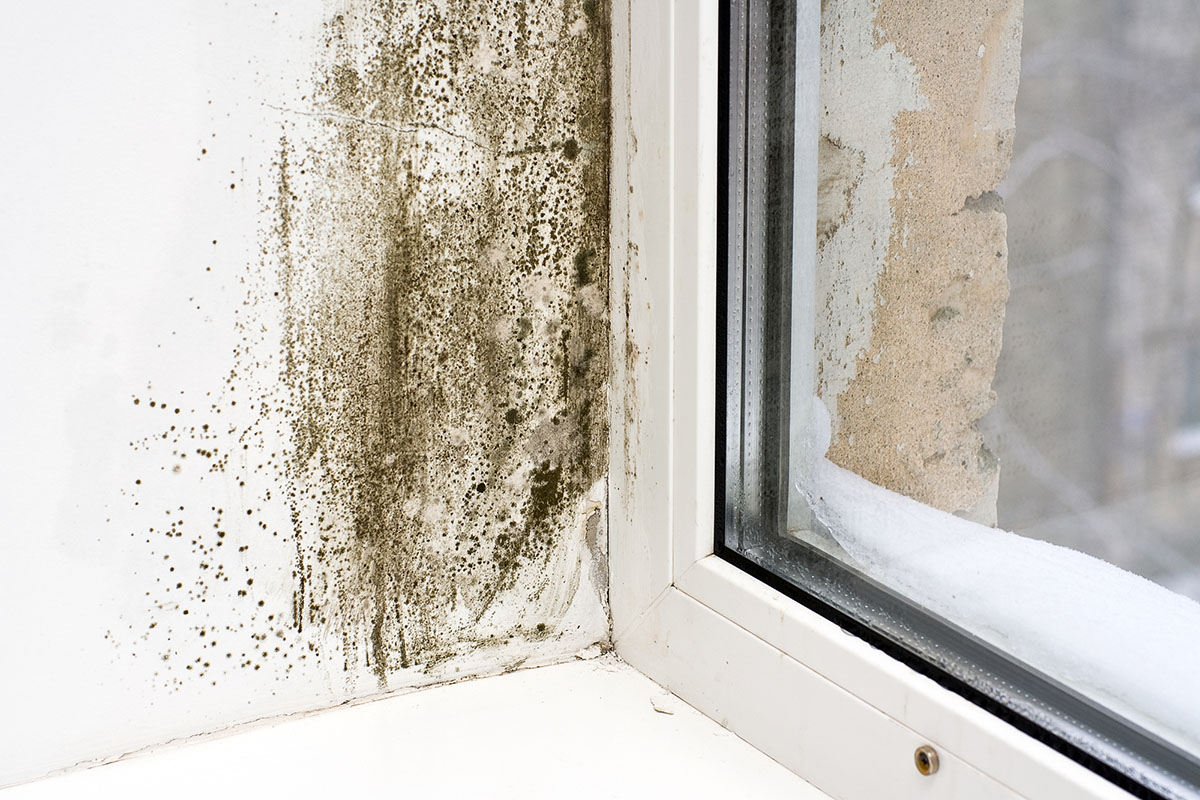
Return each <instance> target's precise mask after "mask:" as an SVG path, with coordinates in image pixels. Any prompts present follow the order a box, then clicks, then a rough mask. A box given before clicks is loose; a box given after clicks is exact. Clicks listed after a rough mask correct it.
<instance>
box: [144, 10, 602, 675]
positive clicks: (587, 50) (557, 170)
mask: <svg viewBox="0 0 1200 800" xmlns="http://www.w3.org/2000/svg"><path fill="white" fill-rule="evenodd" d="M607 19H608V9H607V7H606V5H605V4H603V3H598V2H595V1H594V0H586V1H585V2H580V1H579V0H561V2H550V3H526V2H524V1H523V0H520V1H517V2H502V3H493V2H482V1H476V0H455V1H452V2H446V3H426V2H416V1H415V0H413V1H411V2H386V1H385V0H355V1H354V2H339V3H337V4H336V10H334V11H332V12H331V13H330V15H329V18H328V20H327V22H326V24H325V28H324V38H323V42H322V45H323V55H322V58H321V61H320V63H319V64H318V65H317V66H316V70H315V75H314V84H313V85H314V90H313V91H312V92H311V93H310V94H309V95H307V97H308V98H309V99H307V100H306V101H305V102H304V104H302V105H300V106H297V107H290V108H278V109H275V111H276V112H277V121H278V125H279V131H278V145H277V148H276V157H275V163H274V164H273V165H272V169H271V174H272V179H271V183H270V185H269V186H265V187H264V188H263V192H262V197H263V201H264V209H265V211H264V213H265V215H266V216H265V218H266V219H267V224H266V226H265V230H264V236H263V257H262V262H261V263H260V264H257V265H254V267H252V268H251V269H250V270H249V272H248V274H247V275H246V277H245V279H244V282H245V284H246V287H247V294H246V305H245V313H244V315H243V317H242V320H241V322H240V323H239V330H240V331H241V333H242V334H243V342H242V344H241V345H240V346H239V348H238V350H237V351H236V352H235V354H234V362H235V366H234V369H233V370H232V372H231V376H230V381H229V385H228V386H227V387H226V389H225V391H224V393H223V395H222V397H223V398H224V399H223V400H221V401H219V402H215V403H214V404H213V406H212V409H210V410H209V411H210V412H211V413H212V414H217V413H220V410H219V409H220V407H221V403H222V402H228V401H231V399H232V398H237V399H242V400H243V406H242V407H241V410H240V411H239V412H238V414H237V415H234V416H235V417H237V419H236V420H232V419H231V420H228V422H229V424H225V425H223V426H220V427H219V429H218V427H217V426H214V427H212V429H211V430H212V433H211V435H210V434H209V433H208V431H209V430H210V428H209V427H207V426H206V427H204V428H203V429H202V430H203V431H204V432H205V433H204V435H203V436H199V438H198V439H197V440H196V442H191V441H190V440H189V441H188V442H185V443H182V444H180V446H179V447H177V448H175V449H176V450H177V451H178V452H181V453H182V452H185V450H183V449H180V448H183V447H186V448H191V449H194V450H196V454H198V455H196V456H193V454H192V453H191V452H190V450H187V453H188V456H189V457H198V458H200V459H201V460H202V461H203V463H208V462H210V461H211V462H213V463H214V464H217V465H219V466H218V469H220V470H222V471H224V470H226V469H228V470H229V471H230V473H231V475H232V477H235V478H236V479H237V480H243V478H242V477H241V476H242V475H243V472H244V470H243V469H242V467H243V466H246V465H242V464H241V461H245V462H246V464H247V465H250V462H253V464H252V465H250V466H249V467H248V470H249V473H253V476H252V477H251V478H249V480H250V483H251V485H250V486H249V487H246V486H245V483H243V488H244V491H243V493H244V494H247V495H248V494H250V493H251V492H252V491H253V492H254V493H255V495H254V497H255V499H254V501H253V502H249V501H248V502H247V504H246V507H245V508H244V509H243V508H240V507H239V508H237V509H229V508H224V509H221V510H220V511H219V512H218V510H217V508H216V507H214V511H213V513H214V514H216V517H215V519H216V520H217V522H216V525H215V527H214V529H213V534H212V535H213V536H215V537H218V538H219V541H217V540H215V539H214V542H213V543H205V544H204V547H202V548H200V549H199V550H196V549H195V548H193V551H192V552H190V554H189V553H186V552H182V551H179V552H174V553H173V555H174V556H175V557H176V558H179V557H180V556H183V557H185V558H188V559H189V561H196V560H205V559H208V558H210V555H211V553H212V552H214V551H215V550H216V548H220V550H219V552H220V553H222V554H224V553H226V552H229V551H231V550H232V551H238V552H240V551H239V550H238V548H248V547H254V546H257V544H258V543H259V542H261V541H262V537H269V538H270V539H271V540H273V544H272V546H273V547H276V548H280V547H282V548H285V549H286V552H287V553H288V555H287V556H286V557H287V558H289V559H291V560H292V565H291V568H290V576H285V579H286V577H290V582H291V591H290V595H291V598H290V602H288V603H286V604H282V605H281V604H279V603H278V602H277V601H278V597H277V596H271V595H267V596H265V599H257V598H258V596H257V595H255V594H254V593H255V592H256V591H257V589H255V588H252V587H254V586H255V585H256V584H254V583H246V585H244V586H239V588H238V589H237V592H238V593H237V595H236V596H231V597H236V598H237V599H239V600H240V599H241V598H246V599H247V602H249V603H251V604H252V605H253V609H261V611H254V610H252V611H251V613H250V615H249V616H247V618H246V619H247V623H249V622H250V621H257V620H258V617H259V616H261V617H262V622H263V625H262V626H261V627H262V628H263V629H262V630H261V631H259V630H257V629H255V631H253V641H254V642H255V643H259V642H262V643H264V644H263V646H262V647H261V648H258V650H255V651H253V652H255V653H256V654H258V655H257V656H256V657H257V658H258V659H259V661H255V660H254V659H250V660H249V661H248V662H247V663H244V664H243V663H242V662H245V661H246V659H244V658H243V659H240V660H238V663H239V664H240V665H242V666H245V667H247V668H251V669H257V668H258V665H259V663H260V661H261V659H265V658H269V657H272V656H273V655H274V654H275V653H279V654H280V656H279V657H282V654H283V653H284V652H288V651H289V648H290V650H291V651H292V652H295V653H301V651H302V656H301V655H295V656H293V657H294V658H300V657H304V658H310V657H311V658H313V659H319V660H323V661H328V662H330V663H331V664H333V665H335V666H336V667H339V668H340V669H341V670H344V671H345V673H347V674H348V675H356V674H359V673H366V674H371V675H373V676H374V678H375V680H377V681H378V683H379V684H380V685H387V684H388V682H389V677H390V676H392V675H393V674H394V673H395V672H396V671H398V670H406V669H419V670H422V671H424V672H427V673H429V672H431V671H436V668H437V667H438V665H440V664H443V663H445V662H447V661H448V660H450V659H453V658H455V657H458V656H463V655H466V654H470V653H473V652H476V651H478V650H480V649H481V648H487V647H491V646H497V647H500V646H510V645H513V643H520V642H522V641H523V642H528V643H531V646H532V644H533V643H538V646H543V644H544V643H549V644H550V645H553V642H554V641H557V640H561V641H562V642H563V644H562V645H561V646H562V647H564V648H573V647H575V645H577V644H578V641H579V639H580V637H591V638H588V639H587V642H589V643H590V642H591V641H594V640H595V639H597V638H603V636H604V635H605V630H606V628H607V617H606V611H605V606H604V603H605V595H606V593H607V589H606V586H603V585H600V584H598V583H597V580H598V577H604V576H598V573H597V571H596V568H595V560H596V558H597V557H598V556H596V554H597V553H602V551H603V547H602V546H598V545H597V543H596V541H595V539H596V536H597V535H598V533H597V532H598V531H599V532H600V534H602V532H603V529H604V524H603V521H602V520H600V519H596V518H595V515H596V514H597V513H598V511H597V507H596V502H595V499H594V498H593V497H592V495H594V494H595V493H596V492H595V489H596V486H597V485H598V484H599V483H600V482H602V481H603V478H604V475H605V471H606V467H607V458H606V454H607V437H608V427H607V420H606V399H605V398H606V395H605V392H606V387H607V381H608V374H609V364H608V310H607V309H608V296H607V287H608V249H607V246H608V161H607V158H608V137H609V98H608V72H609V54H608V47H609V44H608V42H609V31H608V28H607V22H606V20H607ZM272 337H275V339H274V340H273V338H272ZM146 399H147V398H142V397H139V398H137V399H136V402H139V403H141V402H146ZM156 403H157V401H156ZM234 404H235V405H236V403H234ZM156 407H157V406H156ZM168 413H170V412H168ZM172 430H174V429H172ZM188 430H192V431H193V433H194V432H195V430H201V429H200V428H199V427H198V426H197V425H193V426H192V427H190V428H188ZM197 435H198V434H197ZM155 436H157V434H155ZM151 438H153V437H148V440H149V439H151ZM210 439H211V440H213V441H210ZM172 441H174V440H172ZM197 442H198V443H199V444H197ZM139 446H140V445H139ZM241 447H244V448H245V449H244V451H239V450H238V449H237V448H241ZM197 448H199V449H197ZM266 451H270V452H271V456H270V458H269V459H267V458H263V459H262V460H261V461H262V463H259V459H258V456H259V455H261V454H263V453H265V452H266ZM157 452H160V453H161V448H160V449H159V450H158V451H157ZM205 453H207V455H205ZM231 453H232V454H233V455H232V456H231V455H230V454H231ZM239 453H244V455H239ZM231 457H232V458H233V459H234V461H233V462H232V463H231V462H230V458H231ZM239 459H241V461H239ZM189 463H190V462H189ZM139 486H140V484H139ZM132 494H136V493H131V496H132ZM243 511H245V513H244V514H242V512H243ZM239 514H240V515H241V516H237V515H239ZM231 517H236V521H235V520H233V519H231ZM585 520H587V522H586V523H585ZM256 523H257V524H258V525H259V527H257V528H256V527H255V525H256ZM173 530H174V529H172V531H173ZM169 535H170V536H171V537H172V540H174V539H175V538H177V537H178V534H176V533H174V532H172V533H171V534H169ZM197 541H199V540H197ZM205 542H207V540H205ZM193 544H196V542H193ZM177 550H178V548H177ZM206 568H207V566H206ZM220 569H221V574H220V576H219V577H220V578H221V585H222V586H224V584H225V583H227V581H225V580H224V579H225V577H226V576H227V575H230V574H231V569H232V568H231V567H221V568H220ZM250 572H251V571H250V570H248V569H247V575H246V576H245V577H244V578H243V577H242V576H241V575H238V576H237V579H238V580H241V581H242V582H243V583H245V582H246V581H253V580H254V578H255V577H257V576H254V575H252V574H250ZM282 582H283V581H276V582H275V583H282ZM230 585H232V584H230ZM280 588H282V587H280ZM585 588H586V590H587V591H584V589H585ZM155 591H159V590H158V589H156V590H155ZM226 601H231V598H226V597H225V596H224V595H221V597H220V599H219V602H221V603H222V604H225V603H226ZM155 602H156V603H157V605H158V607H159V608H160V609H162V610H163V613H165V614H170V615H176V616H175V617H174V622H173V625H174V627H175V628H179V629H184V628H188V629H195V631H194V633H195V634H196V635H197V636H204V637H207V636H209V631H208V630H207V629H205V628H204V627H203V626H204V620H203V619H197V618H196V617H195V616H191V617H190V618H189V619H187V620H184V619H182V618H179V617H178V616H177V615H178V614H179V612H180V611H182V613H183V614H189V613H190V614H194V613H195V612H194V611H192V612H189V610H185V609H181V608H177V605H178V604H172V603H167V602H165V601H164V600H163V599H162V598H160V597H155ZM268 615H269V619H268ZM268 623H269V624H268ZM201 630H203V631H204V632H203V633H202V634H201V633H200V631H201ZM260 634H261V638H260ZM237 635H239V636H241V635H242V632H240V631H239V632H238V634H237ZM276 640H278V642H276ZM266 643H269V646H268V644H266ZM277 644H278V646H276V645H277ZM163 647H164V652H166V651H167V650H168V649H169V648H168V646H167V645H164V646H163ZM172 647H173V645H172ZM272 648H274V649H272ZM510 649H511V648H510ZM231 652H234V651H231ZM241 652H242V650H241V649H239V650H237V651H236V653H241ZM248 652H251V651H248ZM569 652H571V650H570V649H567V650H566V652H564V653H563V654H564V655H566V654H567V653H569ZM170 658H174V656H170V655H164V660H165V661H169V660H170ZM233 658H234V656H230V659H233ZM524 658H525V656H521V657H520V658H519V659H517V661H523V660H524ZM196 663H198V664H201V665H203V667H204V668H205V669H209V668H210V664H211V663H212V660H211V659H209V660H207V663H206V661H205V660H203V658H202V660H201V661H199V662H196ZM231 663H232V662H231ZM514 663H515V662H514ZM188 669H191V667H190V666H189V667H188ZM175 679H178V676H177V677H176V678H175ZM400 682H401V683H404V682H405V681H404V680H402V681H400ZM407 682H408V683H413V682H414V681H407Z"/></svg>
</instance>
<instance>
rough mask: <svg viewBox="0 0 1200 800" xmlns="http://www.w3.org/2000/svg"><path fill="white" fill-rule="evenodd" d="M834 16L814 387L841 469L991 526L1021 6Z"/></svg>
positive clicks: (826, 76) (884, 8)
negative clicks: (984, 421)
mask: <svg viewBox="0 0 1200 800" xmlns="http://www.w3.org/2000/svg"><path fill="white" fill-rule="evenodd" d="M822 5H823V8H822V84H821V89H822V107H823V108H822V118H821V132H822V135H823V140H822V141H823V146H822V149H821V167H822V169H821V183H822V191H821V193H820V199H821V203H820V206H819V216H820V220H819V223H818V233H819V237H820V240H819V243H818V246H819V257H818V298H817V299H818V303H817V330H818V337H817V346H818V387H819V391H820V393H821V395H822V398H823V399H824V400H825V402H826V404H827V405H828V406H829V407H830V411H831V414H832V417H833V420H834V436H833V443H832V445H831V447H830V451H829V456H830V458H831V459H832V460H834V461H835V462H836V463H838V464H840V465H841V466H843V467H846V468H848V469H851V470H853V471H855V472H857V473H859V474H860V475H862V476H864V477H866V478H868V479H869V480H871V481H873V482H874V483H877V484H879V485H881V486H885V487H887V488H889V489H892V490H895V491H898V492H901V493H903V494H906V495H908V496H910V497H913V498H915V499H918V500H921V501H923V502H926V503H929V504H931V505H933V506H936V507H938V508H941V509H943V510H946V511H952V512H961V513H964V514H965V515H966V516H968V517H970V518H972V519H975V520H977V521H981V522H985V523H989V524H994V522H995V496H996V487H997V483H998V480H999V466H998V463H997V461H996V459H995V457H994V456H993V455H992V454H991V452H990V451H989V450H988V448H987V446H986V445H985V444H984V442H983V438H982V436H981V435H980V433H979V431H978V428H977V423H978V421H979V419H980V418H981V417H982V416H983V414H985V413H986V412H987V410H988V409H989V408H990V407H991V406H992V404H993V402H994V394H993V392H992V390H991V383H992V379H993V377H994V374H995V367H996V359H997V356H998V355H999V351H1000V343H1001V332H1002V327H1003V322H1004V306H1005V302H1006V300H1007V297H1008V278H1007V246H1006V244H1005V228H1006V225H1005V216H1004V211H1003V208H1002V206H1001V204H1000V201H999V198H998V197H997V196H996V195H995V194H994V193H993V192H992V190H993V189H994V188H995V187H996V185H997V184H998V183H999V182H1000V180H1001V179H1002V178H1003V176H1004V174H1005V171H1006V169H1007V167H1008V163H1009V160H1010V158H1011V154H1012V137H1013V126H1014V120H1013V104H1014V101H1015V98H1016V89H1017V79H1018V70H1019V58H1020V33H1021V15H1022V4H1021V0H981V1H980V2H971V3H963V2H949V1H946V2H937V3H932V2H931V3H921V4H913V3H909V2H904V0H876V1H875V2H872V0H828V1H827V2H825V3H823V4H822Z"/></svg>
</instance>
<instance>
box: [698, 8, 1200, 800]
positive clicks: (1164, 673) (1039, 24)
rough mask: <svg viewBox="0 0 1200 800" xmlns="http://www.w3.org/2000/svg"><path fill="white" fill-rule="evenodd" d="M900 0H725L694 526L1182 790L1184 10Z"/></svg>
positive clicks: (1095, 749) (1027, 713)
mask: <svg viewBox="0 0 1200 800" xmlns="http://www.w3.org/2000/svg"><path fill="white" fill-rule="evenodd" d="M902 5H904V4H896V3H888V2H880V1H877V2H869V1H868V0H861V1H860V0H826V2H822V3H818V2H815V1H814V2H808V1H807V0H738V1H736V2H729V3H727V4H723V6H722V15H723V20H722V35H723V50H722V52H723V53H724V54H725V55H724V58H723V64H722V77H721V82H722V85H721V92H722V97H723V98H724V110H723V117H722V119H721V137H722V149H721V160H722V163H721V170H720V175H721V185H720V187H719V200H720V204H721V205H720V225H719V231H718V238H719V241H718V244H719V252H720V254H721V259H722V271H721V276H720V286H719V290H720V291H721V292H722V294H723V297H724V302H723V316H722V337H723V338H722V344H723V348H724V356H725V362H724V380H723V386H721V387H719V391H718V401H719V403H720V404H721V411H720V413H719V415H718V416H719V425H720V428H721V429H720V431H719V432H718V433H719V437H718V441H719V446H718V450H719V452H718V454H717V457H718V463H719V470H718V472H719V484H720V488H721V490H722V491H720V492H719V493H718V494H719V500H718V503H719V507H718V510H719V512H720V513H719V515H718V517H719V519H721V520H722V523H721V524H720V525H718V531H717V551H718V553H719V554H720V555H722V556H723V557H725V558H728V559H730V560H732V561H734V562H735V563H737V564H738V565H740V566H742V567H743V568H745V569H747V570H750V571H751V572H754V573H755V574H757V575H759V576H761V577H763V578H764V579H765V580H768V581H770V582H772V583H773V584H775V585H777V586H779V587H780V588H782V589H784V590H785V591H787V592H789V593H790V594H792V595H793V596H794V597H796V599H798V600H799V601H801V602H803V603H805V604H807V605H809V606H810V607H813V608H815V609H817V610H819V611H820V612H821V613H823V614H825V615H827V616H829V617H831V618H833V619H834V620H835V621H837V622H839V623H840V624H842V625H843V626H844V627H846V628H847V629H849V630H851V631H853V632H855V633H858V634H860V635H862V636H864V637H866V638H868V639H869V640H870V641H872V642H873V643H874V644H876V645H877V646H879V647H881V648H883V649H885V650H887V651H888V652H890V653H892V654H893V655H895V656H896V657H897V658H900V659H901V660H904V661H905V662H907V663H909V664H910V665H912V666H914V667H915V668H917V669H919V670H921V671H923V672H925V673H926V674H929V675H932V676H933V677H935V678H936V679H938V680H939V681H941V682H942V683H943V685H946V686H949V687H951V688H953V689H954V690H956V691H958V692H959V693H961V694H963V695H965V696H967V697H968V698H970V699H972V700H974V701H975V702H978V703H980V704H981V705H984V706H985V707H987V708H989V709H990V710H992V711H994V712H995V713H997V714H999V715H1001V716H1002V717H1004V718H1005V719H1008V720H1010V721H1011V722H1013V724H1015V725H1016V726H1017V727H1019V728H1021V729H1022V730H1024V731H1026V732H1028V733H1030V734H1032V735H1034V736H1036V737H1038V738H1040V739H1041V740H1043V741H1045V742H1047V743H1048V744H1050V745H1051V746H1053V747H1055V748H1057V749H1059V750H1060V751H1062V752H1064V753H1066V754H1068V755H1069V756H1071V757H1073V758H1076V759H1077V760H1079V761H1081V762H1083V763H1085V764H1086V765H1088V766H1089V767H1091V768H1092V769H1094V770H1096V771H1097V772H1099V773H1101V774H1102V775H1104V776H1105V777H1107V778H1109V779H1110V780H1113V781H1114V782H1116V783H1118V784H1119V785H1121V786H1123V787H1125V788H1127V789H1129V790H1130V791H1132V792H1134V793H1135V794H1137V795H1139V796H1148V797H1194V796H1200V758H1198V756H1200V681H1197V680H1196V679H1195V677H1194V670H1195V666H1196V665H1197V664H1200V602H1198V601H1200V17H1198V16H1197V15H1196V14H1195V13H1194V8H1193V6H1192V4H1190V3H1187V2H1169V0H1160V1H1159V2H1154V3H1136V2H1119V1H1118V0H1103V1H1102V2H1094V3H1086V4H1084V3H1079V2H1077V0H1046V2H1040V3H1036V4H1028V5H1026V7H1025V9H1024V14H1023V16H1022V12H1021V7H1020V3H1011V2H1007V3H1006V2H990V3H979V4H965V3H964V4H959V5H961V6H962V11H961V13H960V12H947V13H946V15H945V17H946V18H944V19H941V18H940V19H938V20H936V22H937V24H936V25H934V24H932V23H933V22H935V20H934V19H932V17H931V15H930V12H928V11H927V10H925V9H914V8H912V7H911V6H910V7H909V8H908V9H907V10H906V11H905V10H899V11H898V10H897V8H898V6H902ZM956 14H957V16H955V15H956ZM1018 85H1019V89H1018ZM1014 121H1015V122H1014Z"/></svg>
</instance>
